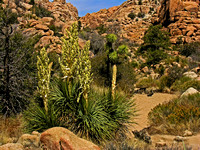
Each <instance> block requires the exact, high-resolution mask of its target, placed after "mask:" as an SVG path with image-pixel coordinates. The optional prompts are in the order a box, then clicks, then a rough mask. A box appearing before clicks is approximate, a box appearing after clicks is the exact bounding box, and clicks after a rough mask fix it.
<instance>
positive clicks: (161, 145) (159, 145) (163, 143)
mask: <svg viewBox="0 0 200 150" xmlns="http://www.w3.org/2000/svg"><path fill="white" fill-rule="evenodd" d="M155 146H156V147H164V146H167V143H166V142H165V141H163V140H160V141H159V142H156V144H155Z"/></svg>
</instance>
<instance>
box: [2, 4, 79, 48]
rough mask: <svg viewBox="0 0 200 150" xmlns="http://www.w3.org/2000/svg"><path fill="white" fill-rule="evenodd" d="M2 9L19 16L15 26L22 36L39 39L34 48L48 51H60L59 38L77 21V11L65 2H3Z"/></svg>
mask: <svg viewBox="0 0 200 150" xmlns="http://www.w3.org/2000/svg"><path fill="white" fill-rule="evenodd" d="M3 1H4V4H2V6H3V7H6V6H8V7H9V8H10V9H11V11H12V12H13V13H16V14H18V15H19V17H18V18H17V19H18V22H19V24H18V25H17V26H18V28H19V29H21V30H22V31H23V33H24V34H26V35H29V36H34V35H36V34H40V35H41V38H40V40H39V42H38V43H37V44H36V45H35V47H36V48H41V47H44V46H45V47H46V48H47V50H48V51H53V50H54V51H57V52H59V51H60V48H61V45H60V44H59V43H61V42H60V38H59V36H62V35H63V33H64V31H65V29H66V28H68V27H69V26H70V25H71V24H72V23H73V22H74V21H77V19H78V10H77V9H76V8H75V7H74V6H73V5H72V4H70V3H66V1H65V0H54V2H49V1H48V0H35V4H31V0H18V1H16V0H9V1H8V0H3Z"/></svg>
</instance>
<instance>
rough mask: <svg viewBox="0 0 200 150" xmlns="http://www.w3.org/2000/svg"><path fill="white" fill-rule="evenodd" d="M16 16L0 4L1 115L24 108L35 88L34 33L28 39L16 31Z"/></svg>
mask: <svg viewBox="0 0 200 150" xmlns="http://www.w3.org/2000/svg"><path fill="white" fill-rule="evenodd" d="M17 17H18V16H17V15H16V14H13V13H12V12H11V10H10V9H3V8H2V7H0V45H1V47H0V70H1V71H0V99H1V104H0V110H1V112H2V113H3V114H4V115H5V116H9V115H12V114H17V113H19V112H21V111H23V109H25V108H26V106H27V104H28V103H29V101H28V100H27V99H28V98H29V97H30V96H31V95H32V93H33V91H34V88H35V79H34V78H35V75H34V73H35V65H34V63H33V62H35V61H36V60H35V54H34V53H33V51H34V45H35V44H36V43H37V42H38V36H36V37H33V38H29V37H27V36H24V35H23V34H22V33H21V32H20V31H18V32H17V31H16V30H15V28H13V25H12V24H15V23H17Z"/></svg>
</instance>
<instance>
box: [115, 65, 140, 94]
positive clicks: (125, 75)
mask: <svg viewBox="0 0 200 150" xmlns="http://www.w3.org/2000/svg"><path fill="white" fill-rule="evenodd" d="M127 83H128V84H127ZM135 83H136V74H135V72H134V70H133V65H132V64H131V63H121V64H119V65H118V73H117V88H118V89H121V90H123V91H124V92H126V93H127V94H128V93H129V92H131V91H133V89H134V84H135Z"/></svg>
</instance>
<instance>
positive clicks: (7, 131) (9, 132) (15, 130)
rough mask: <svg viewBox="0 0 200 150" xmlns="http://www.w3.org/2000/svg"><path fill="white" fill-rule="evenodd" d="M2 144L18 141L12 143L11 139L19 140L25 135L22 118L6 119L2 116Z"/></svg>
mask: <svg viewBox="0 0 200 150" xmlns="http://www.w3.org/2000/svg"><path fill="white" fill-rule="evenodd" d="M0 129H1V132H0V143H1V144H6V143H11V142H17V141H15V140H14V141H10V140H11V139H18V138H19V137H20V136H21V135H22V134H23V126H22V116H21V115H18V116H15V117H13V116H12V117H9V118H5V117H4V116H0Z"/></svg>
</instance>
